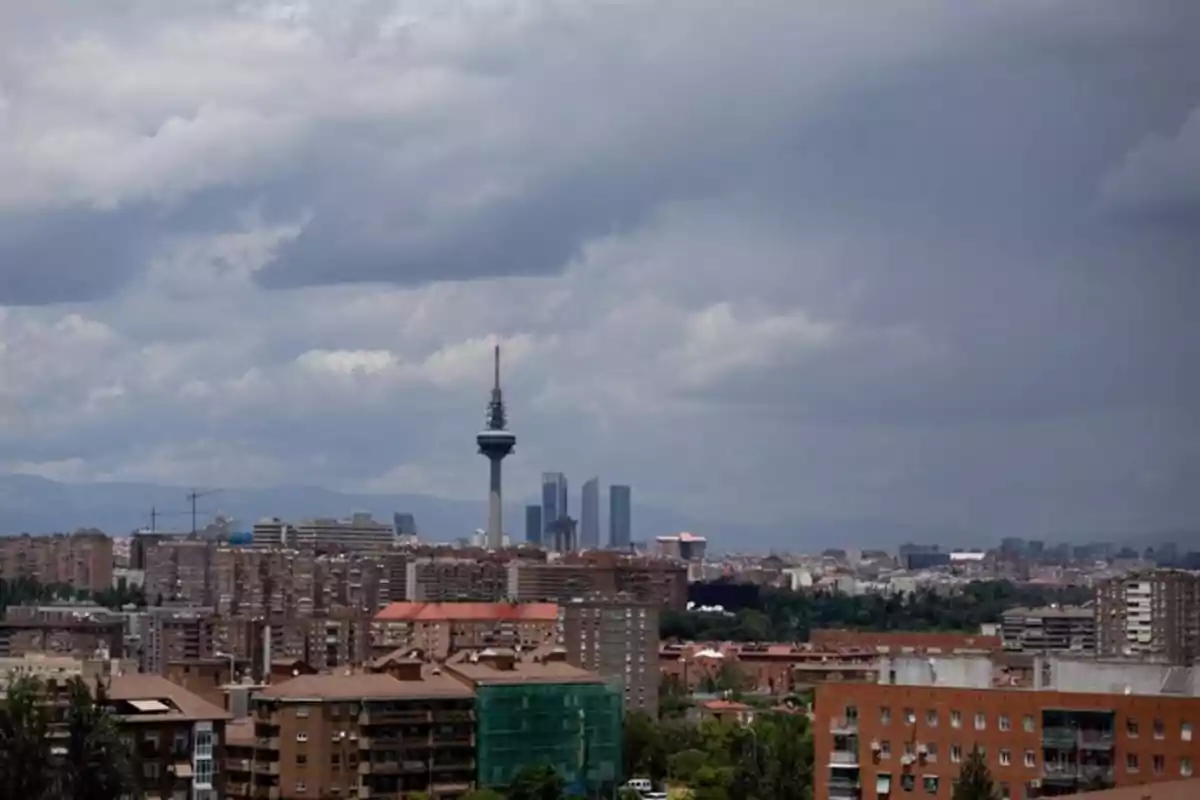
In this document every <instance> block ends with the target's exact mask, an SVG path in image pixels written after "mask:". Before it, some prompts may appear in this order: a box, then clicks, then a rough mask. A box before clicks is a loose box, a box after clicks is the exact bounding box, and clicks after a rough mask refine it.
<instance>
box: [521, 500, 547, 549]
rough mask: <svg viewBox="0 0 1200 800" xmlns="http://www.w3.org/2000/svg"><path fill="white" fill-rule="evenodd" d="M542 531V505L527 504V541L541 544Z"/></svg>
mask: <svg viewBox="0 0 1200 800" xmlns="http://www.w3.org/2000/svg"><path fill="white" fill-rule="evenodd" d="M542 531H543V527H542V507H541V506H525V541H526V542H528V543H529V544H541V543H542Z"/></svg>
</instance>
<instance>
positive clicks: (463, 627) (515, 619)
mask: <svg viewBox="0 0 1200 800" xmlns="http://www.w3.org/2000/svg"><path fill="white" fill-rule="evenodd" d="M559 628H560V624H559V618H558V606H557V605H555V604H554V603H392V604H390V605H389V606H387V607H386V608H384V609H383V610H381V611H380V612H379V613H378V614H376V615H375V617H374V619H373V620H372V621H371V625H370V630H371V651H372V653H373V654H375V655H383V654H386V653H389V652H393V651H396V650H400V651H405V652H417V653H419V654H420V655H421V657H423V658H431V659H435V660H440V659H445V658H447V657H449V656H450V655H452V654H454V653H456V652H459V651H461V650H473V649H480V648H486V647H509V648H519V649H529V648H534V647H540V646H541V645H544V644H547V643H553V642H555V641H556V640H557V639H558V632H559Z"/></svg>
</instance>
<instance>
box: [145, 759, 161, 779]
mask: <svg viewBox="0 0 1200 800" xmlns="http://www.w3.org/2000/svg"><path fill="white" fill-rule="evenodd" d="M142 775H143V776H145V778H146V780H149V781H156V780H158V775H159V772H158V762H157V761H147V762H146V763H144V764H142Z"/></svg>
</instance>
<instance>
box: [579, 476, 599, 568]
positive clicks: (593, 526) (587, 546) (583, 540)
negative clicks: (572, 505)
mask: <svg viewBox="0 0 1200 800" xmlns="http://www.w3.org/2000/svg"><path fill="white" fill-rule="evenodd" d="M599 546H600V479H599V478H590V479H588V480H586V481H584V484H583V487H582V488H581V490H580V502H579V547H580V548H581V549H583V550H595V549H596V548H597V547H599Z"/></svg>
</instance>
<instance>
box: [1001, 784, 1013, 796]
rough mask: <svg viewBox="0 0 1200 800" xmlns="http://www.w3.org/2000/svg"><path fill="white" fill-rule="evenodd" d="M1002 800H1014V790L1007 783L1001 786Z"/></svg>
mask: <svg viewBox="0 0 1200 800" xmlns="http://www.w3.org/2000/svg"><path fill="white" fill-rule="evenodd" d="M1000 800H1012V790H1011V789H1009V788H1008V784H1007V783H1002V784H1000Z"/></svg>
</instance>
